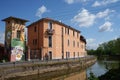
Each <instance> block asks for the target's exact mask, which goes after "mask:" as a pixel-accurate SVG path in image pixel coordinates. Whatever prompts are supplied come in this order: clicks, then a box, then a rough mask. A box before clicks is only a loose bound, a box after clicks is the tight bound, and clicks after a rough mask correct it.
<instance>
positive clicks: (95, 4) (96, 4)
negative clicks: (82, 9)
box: [92, 1, 101, 7]
mask: <svg viewBox="0 0 120 80" xmlns="http://www.w3.org/2000/svg"><path fill="white" fill-rule="evenodd" d="M100 5H101V4H100V3H99V2H98V1H95V3H94V4H93V5H92V7H96V6H100Z"/></svg>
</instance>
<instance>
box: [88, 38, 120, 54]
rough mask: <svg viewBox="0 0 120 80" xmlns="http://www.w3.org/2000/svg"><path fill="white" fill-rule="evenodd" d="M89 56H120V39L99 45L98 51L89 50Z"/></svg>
mask: <svg viewBox="0 0 120 80" xmlns="http://www.w3.org/2000/svg"><path fill="white" fill-rule="evenodd" d="M88 54H89V55H97V56H101V55H120V38H117V39H116V40H111V41H108V42H105V43H102V44H100V45H99V47H98V48H97V49H96V50H88Z"/></svg>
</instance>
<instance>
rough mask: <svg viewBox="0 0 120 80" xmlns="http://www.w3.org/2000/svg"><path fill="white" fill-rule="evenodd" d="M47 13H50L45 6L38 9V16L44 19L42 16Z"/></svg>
mask: <svg viewBox="0 0 120 80" xmlns="http://www.w3.org/2000/svg"><path fill="white" fill-rule="evenodd" d="M46 12H49V10H47V8H46V7H45V6H44V5H43V6H41V7H40V8H38V10H37V13H36V16H38V17H42V15H43V14H44V13H46Z"/></svg>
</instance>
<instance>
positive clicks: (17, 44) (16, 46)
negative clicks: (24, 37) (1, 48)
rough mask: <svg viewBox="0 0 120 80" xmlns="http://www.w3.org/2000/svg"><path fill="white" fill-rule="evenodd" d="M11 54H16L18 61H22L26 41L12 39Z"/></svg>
mask: <svg viewBox="0 0 120 80" xmlns="http://www.w3.org/2000/svg"><path fill="white" fill-rule="evenodd" d="M11 47H12V48H11V54H12V55H15V59H16V61H20V60H22V59H23V56H24V47H25V46H24V42H23V41H20V40H18V39H15V38H14V39H12V41H11Z"/></svg>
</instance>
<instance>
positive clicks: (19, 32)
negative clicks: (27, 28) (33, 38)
mask: <svg viewBox="0 0 120 80" xmlns="http://www.w3.org/2000/svg"><path fill="white" fill-rule="evenodd" d="M20 35H21V31H20V30H17V38H18V39H20Z"/></svg>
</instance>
